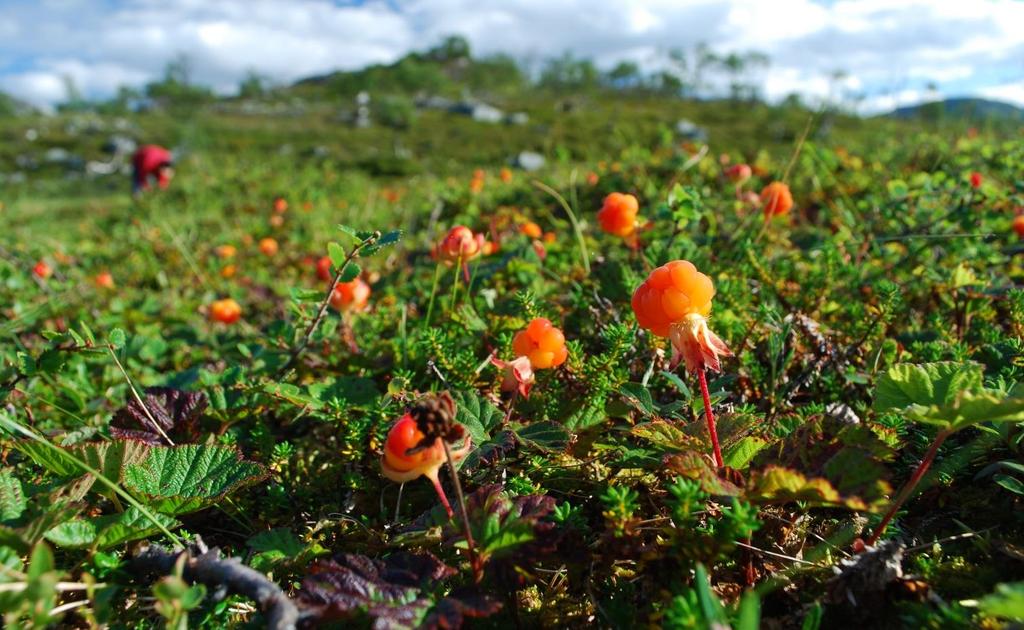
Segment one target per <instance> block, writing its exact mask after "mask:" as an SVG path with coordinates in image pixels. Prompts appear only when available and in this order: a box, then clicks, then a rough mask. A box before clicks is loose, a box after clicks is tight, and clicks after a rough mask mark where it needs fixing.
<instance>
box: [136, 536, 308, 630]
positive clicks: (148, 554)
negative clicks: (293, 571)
mask: <svg viewBox="0 0 1024 630" xmlns="http://www.w3.org/2000/svg"><path fill="white" fill-rule="evenodd" d="M196 552H198V555H194V554H195V553H196ZM182 554H185V555H186V557H187V560H186V561H185V570H184V572H183V575H182V577H183V578H184V579H185V580H187V581H189V582H200V583H202V584H205V585H206V586H209V587H214V588H225V589H226V590H227V591H228V592H230V593H234V594H235V595H242V596H243V597H248V598H249V599H252V600H254V601H256V602H257V603H258V604H259V606H260V609H261V610H262V611H263V614H264V616H265V617H266V618H267V628H268V630H295V627H296V624H297V623H298V621H299V609H298V608H297V607H296V606H295V603H294V602H293V601H292V600H291V599H289V598H288V595H286V594H285V592H284V591H283V590H281V587H280V586H278V585H277V584H275V583H274V582H272V581H270V580H269V579H267V576H265V575H263V574H262V573H260V572H259V571H257V570H255V569H253V568H251V567H247V566H245V565H244V564H242V562H241V560H239V559H238V558H223V557H221V555H220V549H217V548H216V547H215V548H213V549H207V548H206V545H204V544H203V543H202V541H198V542H197V543H196V544H195V545H193V546H191V547H190V548H189V549H185V550H180V549H179V550H173V549H166V548H164V547H161V546H159V545H150V546H148V547H146V548H144V549H142V550H141V551H139V552H138V553H137V554H135V556H134V557H133V558H132V560H131V563H130V564H129V566H130V568H131V570H132V571H133V572H135V573H140V574H158V575H169V574H170V573H171V572H173V570H174V564H175V563H176V562H177V560H178V558H179V557H180V556H181V555H182Z"/></svg>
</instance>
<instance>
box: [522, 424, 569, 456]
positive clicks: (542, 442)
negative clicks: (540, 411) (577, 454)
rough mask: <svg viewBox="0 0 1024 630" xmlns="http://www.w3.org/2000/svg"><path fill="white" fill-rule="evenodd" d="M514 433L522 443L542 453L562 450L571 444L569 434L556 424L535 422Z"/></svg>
mask: <svg viewBox="0 0 1024 630" xmlns="http://www.w3.org/2000/svg"><path fill="white" fill-rule="evenodd" d="M513 432H514V433H515V434H516V437H517V438H519V440H520V441H521V442H523V443H524V444H526V445H527V446H531V447H533V448H535V449H538V450H541V451H548V450H561V449H563V448H565V445H566V444H568V443H569V432H568V431H566V429H565V427H563V426H562V425H560V424H558V423H556V422H533V423H530V424H528V425H526V426H524V427H521V428H518V429H516V430H515V431H513Z"/></svg>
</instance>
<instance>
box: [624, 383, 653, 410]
mask: <svg viewBox="0 0 1024 630" xmlns="http://www.w3.org/2000/svg"><path fill="white" fill-rule="evenodd" d="M619 394H621V395H622V397H623V398H625V399H626V402H628V403H629V404H630V405H632V406H633V407H635V408H636V409H637V410H638V411H639V412H640V413H642V414H643V415H645V416H653V415H655V409H654V398H653V397H652V396H651V392H649V391H648V390H647V388H646V387H644V386H643V385H641V384H640V383H624V384H623V385H622V387H620V388H619Z"/></svg>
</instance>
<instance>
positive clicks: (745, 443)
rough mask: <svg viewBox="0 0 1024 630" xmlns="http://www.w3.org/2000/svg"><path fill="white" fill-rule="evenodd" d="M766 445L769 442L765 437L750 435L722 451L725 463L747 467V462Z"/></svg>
mask: <svg viewBox="0 0 1024 630" xmlns="http://www.w3.org/2000/svg"><path fill="white" fill-rule="evenodd" d="M766 446H768V442H767V441H766V440H765V439H764V438H762V437H758V436H756V435H748V436H747V437H745V438H741V439H740V440H739V441H738V442H736V443H735V444H732V445H731V446H729V447H727V448H726V449H725V450H724V451H723V452H722V459H724V460H725V465H726V466H728V467H729V468H736V469H739V468H746V467H747V464H749V463H750V461H751V460H752V459H754V457H755V456H757V454H758V453H760V452H761V451H762V450H764V447H766Z"/></svg>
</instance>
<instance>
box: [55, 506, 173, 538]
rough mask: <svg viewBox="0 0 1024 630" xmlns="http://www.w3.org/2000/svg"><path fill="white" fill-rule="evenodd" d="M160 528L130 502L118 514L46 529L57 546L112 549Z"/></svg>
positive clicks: (166, 520)
mask: <svg viewBox="0 0 1024 630" xmlns="http://www.w3.org/2000/svg"><path fill="white" fill-rule="evenodd" d="M154 516H155V517H156V519H157V520H158V521H160V524H161V525H163V526H164V527H166V528H168V529H170V528H172V527H176V526H177V525H178V522H177V521H176V520H175V519H173V518H171V517H170V516H165V515H163V514H156V515H154ZM159 531H160V528H159V527H157V526H156V525H155V524H154V523H153V521H152V520H151V519H150V518H149V517H148V516H146V515H145V514H143V513H142V512H141V511H139V510H138V509H137V508H135V507H134V506H130V507H129V508H128V509H127V510H125V511H124V512H120V513H118V514H109V515H105V516H97V517H93V518H84V519H74V520H70V521H66V522H64V523H61V524H60V525H58V526H56V527H54V528H53V529H51V530H50V531H48V532H46V539H47V540H49V541H50V542H52V543H53V544H55V545H57V546H58V547H68V548H72V549H80V548H85V547H95V548H96V549H109V548H110V547H116V546H118V545H121V544H124V543H126V542H131V541H133V540H141V539H143V538H147V537H149V536H152V535H153V534H156V533H158V532H159Z"/></svg>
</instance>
